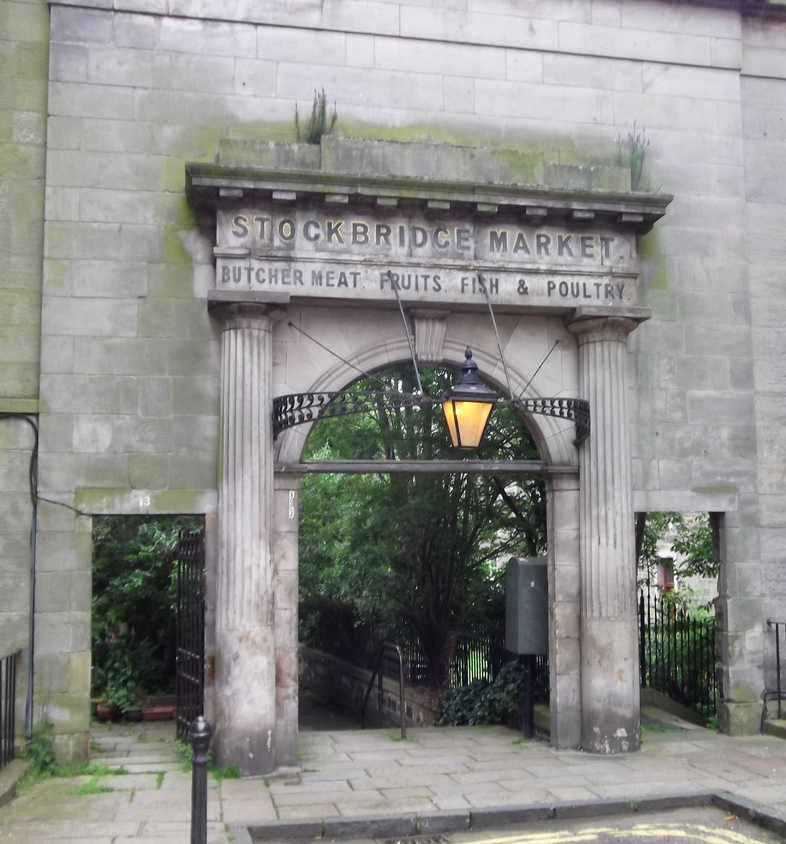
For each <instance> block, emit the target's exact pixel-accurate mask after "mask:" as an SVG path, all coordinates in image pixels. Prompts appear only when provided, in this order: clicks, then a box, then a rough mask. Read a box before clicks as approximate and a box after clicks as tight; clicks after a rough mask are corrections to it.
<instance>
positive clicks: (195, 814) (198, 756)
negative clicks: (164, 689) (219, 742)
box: [189, 715, 213, 844]
mask: <svg viewBox="0 0 786 844" xmlns="http://www.w3.org/2000/svg"><path fill="white" fill-rule="evenodd" d="M212 735H213V729H212V727H211V726H210V724H208V722H207V721H206V720H205V717H204V715H200V716H199V717H197V718H195V719H194V721H193V722H192V724H191V728H190V730H189V737H190V739H191V745H192V747H193V748H194V763H193V768H192V778H191V844H207V759H208V748H209V747H210V738H211V736H212Z"/></svg>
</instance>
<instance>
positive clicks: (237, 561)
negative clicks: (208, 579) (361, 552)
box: [212, 303, 276, 774]
mask: <svg viewBox="0 0 786 844" xmlns="http://www.w3.org/2000/svg"><path fill="white" fill-rule="evenodd" d="M212 315H213V316H214V317H217V318H218V319H219V320H220V323H221V411H220V412H221V449H222V451H221V462H220V468H219V473H220V477H219V495H218V577H217V584H216V734H215V742H214V747H215V749H216V756H217V759H218V760H219V761H220V762H221V764H228V763H233V764H235V765H237V766H238V768H240V770H241V771H243V772H244V773H246V774H265V773H269V772H270V771H272V770H273V769H274V768H275V751H276V749H275V747H274V741H273V739H274V736H275V720H276V661H275V637H274V628H273V565H272V560H271V526H272V508H273V457H272V448H273V432H272V395H271V391H272V343H271V319H270V317H269V316H268V314H267V312H266V308H265V306H264V305H256V304H237V303H235V304H225V305H221V306H219V307H216V308H214V309H213V310H212Z"/></svg>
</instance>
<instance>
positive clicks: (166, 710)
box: [142, 704, 175, 721]
mask: <svg viewBox="0 0 786 844" xmlns="http://www.w3.org/2000/svg"><path fill="white" fill-rule="evenodd" d="M174 717H175V705H174V704H166V705H161V706H146V707H145V708H144V709H143V710H142V720H143V721H171V720H172V719H173V718H174Z"/></svg>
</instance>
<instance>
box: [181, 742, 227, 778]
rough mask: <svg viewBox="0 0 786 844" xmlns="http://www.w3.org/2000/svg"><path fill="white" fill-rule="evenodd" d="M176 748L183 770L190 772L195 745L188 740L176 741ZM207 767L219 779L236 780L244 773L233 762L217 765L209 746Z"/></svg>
mask: <svg viewBox="0 0 786 844" xmlns="http://www.w3.org/2000/svg"><path fill="white" fill-rule="evenodd" d="M175 749H176V751H177V755H178V756H179V757H180V761H181V763H182V764H181V770H182V771H183V772H185V773H188V772H189V771H190V770H191V768H192V767H193V765H194V747H193V745H192V744H190V743H189V742H186V741H180V740H179V739H178V740H177V741H176V742H175ZM207 769H208V771H210V773H211V774H212V775H213V776H214V777H215V778H216V779H217V780H219V781H220V780H236V779H240V778H241V777H242V776H243V774H242V773H241V771H240V768H238V767H237V765H233V764H232V763H231V762H230V763H229V764H228V765H217V764H216V763H215V761H214V760H213V748H212V747H210V748H208V751H207Z"/></svg>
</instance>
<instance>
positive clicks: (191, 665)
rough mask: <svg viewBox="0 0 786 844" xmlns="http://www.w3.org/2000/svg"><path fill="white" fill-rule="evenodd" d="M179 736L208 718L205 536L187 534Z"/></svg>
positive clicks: (180, 610) (181, 585) (180, 585)
mask: <svg viewBox="0 0 786 844" xmlns="http://www.w3.org/2000/svg"><path fill="white" fill-rule="evenodd" d="M176 675H177V677H176V691H177V737H178V738H179V739H180V740H181V741H187V740H188V728H189V726H190V725H191V722H192V721H193V720H194V718H196V717H197V716H198V715H204V702H205V534H204V532H203V531H200V532H199V533H192V534H184V535H183V536H181V538H180V544H179V545H178V549H177V668H176Z"/></svg>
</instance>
